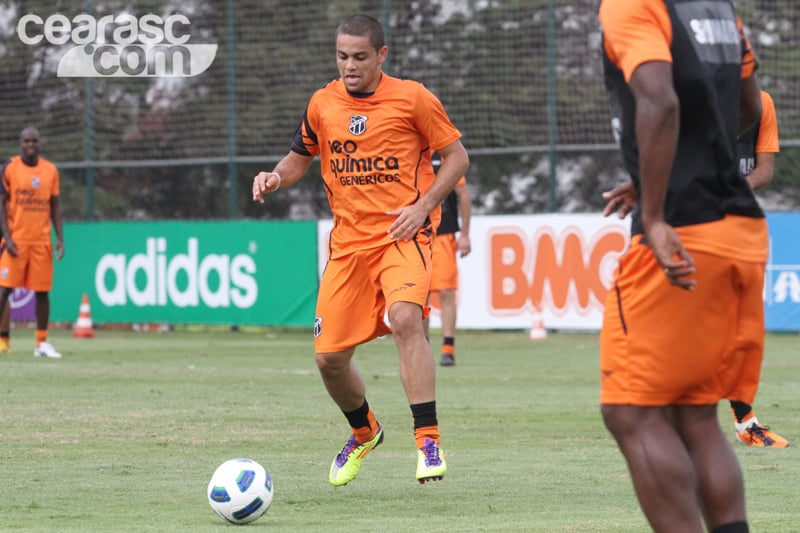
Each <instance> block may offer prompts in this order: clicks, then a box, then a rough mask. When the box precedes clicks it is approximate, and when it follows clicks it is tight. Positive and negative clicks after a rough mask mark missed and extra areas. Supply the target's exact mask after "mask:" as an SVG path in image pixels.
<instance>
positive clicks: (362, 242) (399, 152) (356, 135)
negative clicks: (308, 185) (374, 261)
mask: <svg viewBox="0 0 800 533" xmlns="http://www.w3.org/2000/svg"><path fill="white" fill-rule="evenodd" d="M460 137H461V133H460V132H459V131H458V129H456V127H455V126H454V125H453V124H452V122H451V121H450V119H449V118H448V116H447V113H445V110H444V107H443V106H442V103H441V102H440V101H439V99H438V98H436V96H434V94H433V93H431V92H430V91H429V90H428V89H426V88H425V87H424V86H423V85H422V84H421V83H418V82H415V81H410V80H400V79H398V78H394V77H392V76H388V75H387V74H385V73H384V74H383V75H382V76H381V81H380V83H379V84H378V87H377V88H376V90H375V92H374V93H372V94H369V95H352V94H350V93H348V91H347V89H346V88H345V86H344V83H342V81H341V80H335V81H333V82H331V83H329V84H328V85H326V86H325V87H323V88H322V89H320V90H318V91H317V92H316V93H314V95H313V96H312V97H311V100H310V101H309V103H308V106H307V108H306V112H305V116H304V118H303V121H302V123H301V125H300V127H299V128H298V131H297V134H296V135H295V137H294V139H293V140H292V146H291V148H292V150H294V151H295V152H297V153H300V154H303V155H315V156H316V155H319V156H320V161H321V168H322V178H323V180H324V182H325V189H326V192H327V195H328V201H329V202H330V206H331V211H332V213H333V222H334V226H333V229H332V230H331V243H330V246H331V257H332V258H336V257H341V256H343V255H346V254H349V253H352V252H354V251H357V250H366V249H370V248H374V247H377V246H382V245H387V244H390V243H392V242H393V241H392V238H391V237H390V236H389V235H388V234H387V230H388V229H389V226H390V225H391V224H392V222H393V221H394V219H395V216H394V215H388V214H387V213H388V212H390V211H394V210H397V209H400V208H403V207H406V206H408V205H411V204H413V203H414V202H416V201H417V199H418V198H419V197H420V196H422V195H423V194H425V193H426V192H427V191H428V189H429V188H430V186H431V183H433V179H434V172H433V167H432V165H431V154H432V153H433V152H434V151H436V150H439V149H441V148H444V147H447V146H449V145H450V144H452V143H453V142H455V141H457V140H458V139H459V138H460ZM439 218H440V207H438V206H437V207H436V208H435V209H434V210H433V211H432V212H431V213H430V216H429V220H428V221H427V222H426V228H428V229H430V230H434V229H435V228H436V227H437V226H438V225H439Z"/></svg>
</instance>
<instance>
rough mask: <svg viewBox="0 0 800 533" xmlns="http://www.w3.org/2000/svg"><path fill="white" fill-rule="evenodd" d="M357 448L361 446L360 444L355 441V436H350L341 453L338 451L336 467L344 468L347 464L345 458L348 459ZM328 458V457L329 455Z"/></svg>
mask: <svg viewBox="0 0 800 533" xmlns="http://www.w3.org/2000/svg"><path fill="white" fill-rule="evenodd" d="M359 446H361V444H360V443H359V442H358V441H357V440H356V436H355V435H350V438H349V439H347V442H346V443H345V445H344V448H342V451H340V452H339V455H337V456H336V466H338V467H339V468H341V467H342V466H344V464H345V463H346V462H347V458H348V457H350V454H351V453H352V452H353V450H355V449H356V448H358V447H359ZM328 457H330V455H329V456H328Z"/></svg>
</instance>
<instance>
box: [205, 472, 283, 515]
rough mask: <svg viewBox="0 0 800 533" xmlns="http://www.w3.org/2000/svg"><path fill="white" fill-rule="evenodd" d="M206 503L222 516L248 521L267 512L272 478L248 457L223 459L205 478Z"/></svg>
mask: <svg viewBox="0 0 800 533" xmlns="http://www.w3.org/2000/svg"><path fill="white" fill-rule="evenodd" d="M208 503H209V504H211V508H212V509H214V512H215V513H217V514H218V515H219V516H220V517H222V518H223V519H224V520H227V521H228V522H230V523H232V524H249V523H250V522H252V521H254V520H257V519H258V518H259V517H261V515H263V514H264V513H266V512H267V509H269V506H270V504H271V503H272V478H271V477H270V475H269V472H267V471H266V470H265V469H264V467H263V466H261V465H260V464H258V463H257V462H255V461H252V460H250V459H231V460H229V461H225V462H224V463H222V464H221V465H219V467H218V468H217V469H216V470H215V471H214V475H213V476H211V481H209V482H208Z"/></svg>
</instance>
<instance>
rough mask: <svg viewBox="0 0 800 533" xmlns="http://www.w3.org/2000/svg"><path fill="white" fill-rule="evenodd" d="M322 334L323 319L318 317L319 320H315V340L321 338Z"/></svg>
mask: <svg viewBox="0 0 800 533" xmlns="http://www.w3.org/2000/svg"><path fill="white" fill-rule="evenodd" d="M321 333H322V317H321V316H318V317H317V318H315V319H314V338H315V339H316V338H317V337H319V336H320V334H321Z"/></svg>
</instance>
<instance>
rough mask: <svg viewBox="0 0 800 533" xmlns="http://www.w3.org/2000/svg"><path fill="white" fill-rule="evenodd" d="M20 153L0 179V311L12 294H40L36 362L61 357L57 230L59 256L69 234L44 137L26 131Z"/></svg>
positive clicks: (60, 256)
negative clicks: (53, 318) (55, 302)
mask: <svg viewBox="0 0 800 533" xmlns="http://www.w3.org/2000/svg"><path fill="white" fill-rule="evenodd" d="M20 146H21V154H20V155H18V156H14V157H12V158H11V159H9V160H8V161H6V163H5V165H4V166H3V168H2V170H0V176H2V188H0V228H2V231H3V239H4V240H5V250H4V251H3V254H2V256H0V309H4V308H5V307H6V305H7V303H8V297H9V295H10V294H11V290H12V289H14V288H16V287H25V288H27V289H29V290H31V291H34V292H35V293H36V334H35V335H36V348H35V349H34V350H33V355H35V356H37V357H51V358H56V359H57V358H60V357H61V354H60V353H59V352H57V351H56V350H55V348H53V345H52V344H50V343H49V342H47V328H48V325H49V321H50V289H51V288H52V286H53V244H52V231H53V229H55V233H56V249H55V251H56V257H57V258H58V259H59V260H60V259H61V258H62V257H64V233H63V229H62V222H61V208H60V205H59V202H58V196H59V176H58V170H57V169H56V167H55V165H53V163H51V162H50V161H48V160H46V159H44V158H43V157H40V156H39V132H38V131H37V130H36V128H31V127H28V128H25V129H24V130H22V133H21V135H20Z"/></svg>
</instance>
